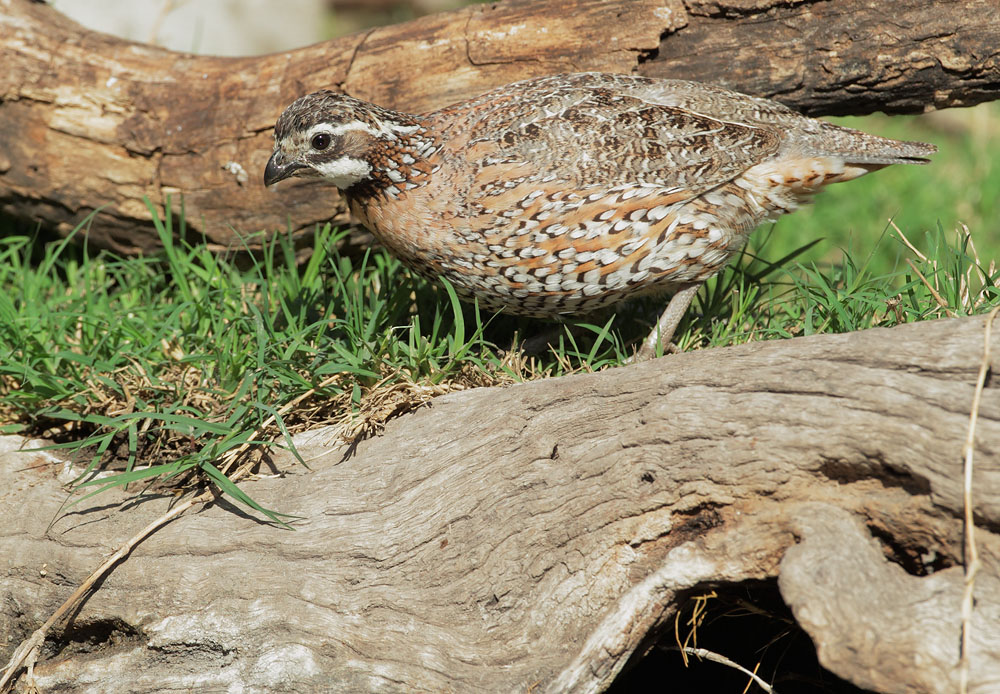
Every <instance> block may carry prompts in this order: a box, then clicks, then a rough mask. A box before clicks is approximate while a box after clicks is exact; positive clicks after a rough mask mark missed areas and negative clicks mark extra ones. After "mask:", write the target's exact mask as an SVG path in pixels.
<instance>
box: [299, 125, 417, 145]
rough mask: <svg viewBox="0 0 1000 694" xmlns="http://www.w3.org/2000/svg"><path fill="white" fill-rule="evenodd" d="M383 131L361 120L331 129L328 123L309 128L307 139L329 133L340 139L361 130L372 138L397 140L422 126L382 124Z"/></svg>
mask: <svg viewBox="0 0 1000 694" xmlns="http://www.w3.org/2000/svg"><path fill="white" fill-rule="evenodd" d="M380 125H381V126H382V127H381V129H379V130H377V129H375V128H373V127H372V126H370V125H368V124H367V123H363V122H361V121H359V120H352V121H351V122H349V123H341V124H340V125H335V126H333V127H330V126H329V125H327V124H326V123H317V124H316V125H314V126H313V127H311V128H309V131H308V132H307V133H306V139H307V140H311V139H312V138H313V136H314V135H317V134H318V133H327V134H329V135H330V136H331V137H338V136H340V135H343V134H344V133H348V132H354V131H357V130H360V131H361V132H365V133H368V134H369V135H371V136H372V137H380V136H388V137H391V138H395V137H396V135H398V134H403V135H405V134H407V133H412V132H413V131H415V130H417V129H418V128H419V127H420V126H418V125H389V124H386V123H381V124H380Z"/></svg>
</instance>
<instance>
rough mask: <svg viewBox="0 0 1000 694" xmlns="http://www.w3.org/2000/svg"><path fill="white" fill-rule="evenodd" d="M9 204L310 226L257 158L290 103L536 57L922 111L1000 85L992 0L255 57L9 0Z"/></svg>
mask: <svg viewBox="0 0 1000 694" xmlns="http://www.w3.org/2000/svg"><path fill="white" fill-rule="evenodd" d="M0 10H2V12H0V57H2V60H3V65H4V68H5V69H4V70H3V72H2V73H0V131H2V132H3V133H4V136H3V137H2V138H0V210H2V211H3V212H5V213H7V214H10V215H14V216H16V217H20V218H24V219H29V220H32V221H36V220H38V221H41V222H43V223H44V224H46V225H50V226H53V227H55V228H57V229H59V230H60V231H61V232H62V233H67V232H68V231H69V230H70V229H72V228H73V227H74V226H75V225H76V224H78V223H79V222H80V221H81V220H83V219H84V218H85V217H86V215H87V214H88V213H90V212H92V211H93V210H94V209H96V208H98V207H101V206H104V207H102V209H101V212H100V214H98V216H97V218H96V220H95V222H94V223H93V226H92V227H91V230H90V240H91V242H92V243H94V244H99V245H103V246H109V247H113V248H115V249H117V250H119V251H123V252H135V251H143V250H149V249H151V248H152V247H153V246H155V245H156V243H157V242H156V237H155V234H154V233H152V227H151V224H150V213H149V211H148V210H147V209H146V205H145V203H144V202H143V196H146V197H148V198H149V199H150V200H151V201H152V203H153V204H154V205H155V207H156V208H158V209H161V210H162V208H163V206H164V205H165V204H166V202H167V198H168V196H171V195H172V196H173V197H172V204H173V206H174V207H175V208H177V209H179V207H180V198H181V195H182V194H183V198H184V202H185V204H186V213H187V220H188V229H189V230H190V231H191V232H193V233H204V234H205V235H206V237H207V238H208V240H209V241H210V242H214V243H216V244H219V245H221V246H227V247H228V246H231V245H233V244H237V245H239V244H240V243H241V242H240V241H239V240H238V239H237V238H236V235H235V234H234V232H233V229H235V230H237V231H239V232H254V231H258V230H269V231H270V230H273V229H276V228H287V225H288V222H289V219H290V220H291V226H292V228H293V229H294V230H298V231H303V230H305V231H308V230H311V229H312V228H313V227H314V225H315V223H316V222H322V221H326V220H328V219H330V218H331V217H332V216H334V215H335V214H337V213H338V211H339V207H338V204H337V202H336V195H335V193H334V192H333V191H331V190H329V188H327V187H323V186H322V185H320V184H309V183H303V184H299V185H295V186H285V187H282V188H281V189H280V190H278V191H267V190H265V189H264V188H263V186H262V185H261V184H260V175H261V171H262V169H263V166H264V164H265V162H266V160H267V157H268V153H269V150H270V146H271V143H270V136H271V133H270V129H271V127H272V125H273V123H274V120H275V119H276V117H277V115H278V114H279V113H280V112H281V109H282V108H283V107H284V106H285V105H287V104H288V103H289V102H290V101H292V100H293V99H294V98H295V97H297V96H300V95H301V94H303V93H306V92H308V91H311V90H315V89H318V88H322V87H332V88H340V89H344V90H346V91H347V92H349V93H351V94H353V95H356V96H359V97H362V98H365V99H370V100H373V101H376V102H378V103H381V104H383V105H386V106H390V107H396V108H402V109H406V110H411V111H420V110H425V109H430V108H433V107H437V106H442V105H445V104H447V103H450V102H452V101H455V100H458V99H461V98H465V97H469V96H472V95H475V94H478V93H481V92H483V91H485V90H487V89H489V88H491V87H494V86H497V85H499V84H503V83H506V82H511V81H514V80H516V79H521V78H527V77H532V76H537V75H542V74H548V73H555V72H564V71H575V70H604V71H612V72H639V73H641V74H647V75H653V76H673V77H684V78H689V79H698V80H703V81H708V82H715V83H721V84H724V85H726V86H729V87H732V88H735V89H738V90H742V91H746V92H749V93H753V94H760V95H765V96H776V97H777V98H779V99H780V100H782V101H785V102H786V103H789V104H791V105H793V106H795V107H797V108H800V109H803V110H805V111H808V112H810V113H812V114H823V113H862V112H867V111H871V110H873V109H884V110H887V111H891V112H900V113H902V112H907V113H913V112H919V111H923V110H925V109H928V108H941V107H946V106H957V105H970V104H974V103H977V102H980V101H984V100H989V99H995V98H997V95H998V93H1000V51H998V48H997V47H998V46H1000V7H998V6H997V3H996V2H995V1H994V0H951V1H950V2H936V3H928V2H926V0H896V1H895V2H892V3H885V2H881V0H686V2H682V1H681V0H635V1H633V2H621V3H615V2H604V1H599V0H559V1H557V2H551V1H550V0H514V1H512V2H505V3H498V4H493V5H476V6H473V7H469V8H466V9H464V10H459V11H457V12H451V13H444V14H440V15H434V16H430V17H425V18H423V19H419V20H416V21H413V22H409V23H406V24H400V25H397V26H393V27H386V28H380V29H375V30H372V31H369V32H367V33H364V34H360V35H355V36H349V37H346V38H342V39H338V40H335V41H329V42H326V43H321V44H316V45H313V46H308V47H306V48H302V49H299V50H295V51H290V52H288V53H283V54H275V55H269V56H263V57H258V58H239V59H231V58H215V57H200V56H193V55H188V54H181V53H174V52H171V51H166V50H162V49H159V48H156V47H153V46H143V45H139V44H134V43H130V42H127V41H121V40H118V39H115V38H113V37H110V36H106V35H102V34H98V33H95V32H92V31H88V30H86V29H83V28H82V27H80V26H79V25H77V24H75V23H73V22H71V21H70V20H68V19H66V18H65V17H63V16H62V15H60V14H59V13H57V12H55V11H54V10H53V9H51V8H50V7H47V6H46V5H44V4H38V3H34V2H30V0H0Z"/></svg>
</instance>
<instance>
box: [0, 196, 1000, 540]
mask: <svg viewBox="0 0 1000 694" xmlns="http://www.w3.org/2000/svg"><path fill="white" fill-rule="evenodd" d="M154 216H155V213H154ZM155 224H156V227H157V231H158V233H159V235H160V240H161V242H162V243H163V251H162V253H160V254H159V255H157V256H155V257H148V258H121V257H117V256H115V255H113V254H110V253H108V252H103V251H102V252H96V253H93V252H88V250H87V249H86V247H85V246H81V245H80V244H77V243H74V242H73V240H72V238H67V239H65V240H61V241H58V242H52V243H48V244H45V245H44V246H43V247H41V248H39V245H38V244H36V243H35V242H34V240H33V239H32V238H31V237H29V236H25V235H12V236H7V237H3V238H0V426H2V428H0V431H4V432H14V431H18V432H22V433H26V434H31V435H47V436H48V437H50V438H53V439H54V440H56V442H57V443H56V444H55V446H56V447H62V448H66V449H68V450H70V451H72V452H74V453H75V454H76V455H77V456H81V455H82V456H84V460H85V462H86V466H85V467H86V470H85V472H84V474H83V475H82V476H81V478H80V480H78V482H79V486H80V487H83V488H86V489H87V491H88V492H90V491H91V488H93V490H95V491H93V492H91V493H96V492H98V491H101V490H103V489H106V488H108V487H112V486H121V485H126V484H133V483H139V482H142V483H143V484H158V485H160V484H164V483H166V484H168V485H174V486H176V485H181V486H184V484H187V485H188V486H190V484H192V482H196V483H198V484H214V485H217V486H218V487H219V488H221V489H222V491H224V492H225V493H228V494H230V495H231V496H233V497H234V498H235V499H237V500H238V501H240V502H242V503H244V504H246V505H247V506H249V507H250V508H253V509H255V510H257V511H259V512H261V513H263V514H265V515H266V516H268V517H270V518H271V519H272V520H275V521H277V522H281V517H280V515H279V514H277V513H276V512H274V511H271V510H268V509H263V508H261V507H260V506H259V505H258V504H256V503H255V502H254V501H253V500H252V499H250V498H249V497H247V496H246V495H245V494H243V493H242V492H241V491H240V490H239V488H238V487H237V486H236V485H234V484H233V483H232V482H231V481H230V480H229V479H228V478H227V474H231V472H232V470H233V469H234V468H235V467H236V466H238V465H250V464H252V463H253V462H255V461H256V460H257V459H259V456H260V455H261V454H262V453H263V452H264V451H266V449H267V447H268V446H270V445H280V446H290V436H291V435H292V434H293V433H295V432H297V431H300V430H303V429H305V428H308V427H313V426H316V425H320V424H326V423H336V424H338V425H340V427H341V431H342V432H343V433H344V436H345V437H346V438H348V439H350V438H353V437H357V436H363V435H367V434H370V433H372V432H374V431H377V430H378V429H379V427H380V426H381V425H382V423H383V422H384V421H385V420H386V419H388V418H390V417H392V416H395V415H397V414H400V413H402V412H405V411H407V410H409V409H412V408H413V407H415V406H418V405H419V404H420V403H421V402H423V401H425V400H426V399H428V398H430V397H433V396H435V395H438V394H441V393H444V392H448V391H449V390H454V389H456V388H464V387H471V386H476V385H495V384H502V383H509V382H513V381H517V380H524V379H530V378H540V377H547V376H558V375H561V374H566V373H571V372H576V371H596V370H600V369H604V368H607V367H610V366H615V365H619V364H622V363H623V362H624V361H625V359H626V358H627V357H628V356H629V355H630V354H631V353H632V351H633V350H634V349H635V346H636V344H637V343H638V342H639V341H640V340H641V339H642V337H643V336H644V335H645V333H646V332H647V331H648V330H649V327H650V325H651V323H652V322H653V321H654V320H655V316H656V314H657V313H658V311H659V310H660V309H662V306H663V304H662V302H658V301H654V300H651V299H650V300H645V301H638V302H633V303H632V304H630V305H627V306H624V307H621V308H620V309H619V314H618V315H617V316H614V315H611V314H607V315H604V316H601V317H600V318H599V319H597V320H590V321H579V322H575V323H572V324H571V325H569V326H565V327H564V328H562V329H559V328H558V326H557V330H556V331H555V335H554V336H553V339H552V340H551V344H550V346H549V347H548V349H543V350H542V351H541V353H539V354H536V355H526V354H524V353H523V352H522V351H521V350H520V349H518V348H517V344H518V342H517V340H518V338H517V337H516V336H518V335H520V336H527V337H531V336H534V335H537V334H539V333H541V332H543V331H545V330H547V329H548V330H551V329H552V327H553V326H552V324H551V323H549V324H546V323H544V322H540V321H528V320H518V319H515V318H511V317H507V316H502V315H501V316H484V315H482V314H481V313H480V312H479V311H478V310H477V309H476V308H475V307H470V306H467V305H461V304H459V302H458V299H457V297H456V296H455V293H454V291H453V290H452V289H451V287H450V286H448V285H447V284H437V283H428V282H426V281H424V280H422V279H420V278H419V277H417V276H415V275H413V274H412V273H410V272H409V271H408V270H406V269H405V268H404V267H403V266H402V265H401V264H400V262H399V261H398V260H396V259H395V258H393V257H392V256H390V255H388V254H386V253H385V252H384V251H381V250H373V251H370V252H368V254H366V255H365V256H364V257H363V258H362V259H361V260H360V261H358V260H355V261H352V260H351V259H350V258H347V257H342V256H340V255H338V253H337V252H336V247H337V241H338V239H339V238H340V233H338V232H335V231H332V230H330V229H329V228H324V229H319V230H317V233H316V239H315V249H314V251H313V252H312V254H311V256H310V257H309V258H308V260H307V261H306V262H304V263H303V264H300V263H299V262H298V261H297V259H296V257H295V251H294V248H293V245H292V243H291V241H290V240H289V238H288V237H287V236H286V235H281V234H279V235H276V236H275V237H274V238H273V240H272V241H271V242H270V243H269V245H268V246H267V247H266V250H265V252H264V253H263V254H261V255H260V256H259V257H257V258H255V259H253V258H252V257H251V256H249V254H246V255H245V258H246V257H250V258H251V262H249V263H247V262H237V260H238V259H236V258H227V257H224V256H219V255H215V254H214V253H212V252H210V251H209V250H208V249H207V248H206V247H204V246H201V245H194V246H192V245H189V244H187V243H185V242H179V241H177V240H176V238H177V236H178V234H175V229H174V228H173V227H174V225H175V224H176V225H177V226H179V227H182V226H183V220H175V219H172V218H171V216H170V215H169V214H168V215H167V216H166V218H164V219H162V220H161V219H155ZM83 231H85V230H84V229H83V228H81V229H79V230H78V232H83ZM179 236H180V237H181V238H183V233H181V234H179ZM779 237H780V234H779V231H778V230H777V229H776V228H774V227H771V228H765V229H762V230H759V231H758V232H757V234H756V235H755V236H754V237H753V239H752V241H751V245H750V246H749V247H748V249H747V250H746V251H745V252H744V254H743V257H742V258H741V259H740V260H739V262H737V263H734V264H733V265H732V266H731V267H729V268H727V269H726V270H725V271H724V272H723V273H721V274H720V275H719V276H717V277H716V278H713V279H712V280H711V281H709V282H708V283H707V285H706V287H705V288H704V289H703V290H702V291H701V292H699V294H698V296H697V297H696V299H695V302H694V304H693V307H692V310H691V311H689V314H688V316H687V317H686V318H685V320H684V321H683V322H682V324H681V328H680V331H679V333H678V335H677V337H676V342H677V344H678V346H679V347H680V348H681V349H685V350H687V349H701V348H708V347H716V346H723V345H731V344H739V343H743V342H748V341H752V340H760V339H770V338H781V337H789V336H793V335H802V334H813V333H820V332H836V331H847V330H858V329H863V328H867V327H871V326H874V325H894V324H898V323H903V322H912V321H916V320H923V319H926V318H932V317H937V316H941V315H958V314H967V313H973V312H979V311H985V310H987V309H988V308H989V306H990V305H993V304H996V303H997V302H998V300H1000V297H998V290H997V285H998V282H1000V276H998V273H997V271H996V268H995V267H994V268H990V267H984V266H983V263H981V262H979V261H978V260H977V258H976V255H975V254H974V253H973V252H972V249H971V248H970V246H969V237H968V236H964V235H960V234H959V235H956V234H955V233H953V232H946V231H945V230H943V229H942V228H941V227H940V226H939V227H937V228H935V229H934V230H933V231H930V232H927V233H926V235H925V236H924V238H923V239H921V240H920V243H917V244H915V245H916V246H918V247H920V248H922V249H924V250H923V253H924V254H925V256H926V257H921V256H920V255H918V254H915V253H914V252H913V251H911V250H910V248H909V247H908V246H907V245H906V244H905V243H904V242H903V241H902V240H901V239H900V238H897V233H896V232H895V231H892V232H891V233H886V234H884V235H883V237H882V239H881V241H880V242H879V243H876V244H873V245H872V246H870V247H868V248H867V249H865V253H864V254H861V253H858V252H856V251H848V252H844V254H843V255H842V256H841V257H840V258H839V259H838V262H835V263H832V264H830V263H821V262H819V261H816V260H811V261H808V262H805V263H800V262H799V260H801V259H802V258H805V257H807V256H808V254H809V253H811V252H813V250H814V248H815V245H814V243H813V242H809V243H803V244H799V246H797V247H793V248H791V250H787V251H785V252H784V253H780V254H779V253H776V252H775V248H774V246H773V244H774V242H775V239H778V238H779ZM884 246H889V247H890V249H891V253H892V254H893V255H894V256H898V257H900V258H904V259H905V258H908V259H910V261H911V262H912V263H913V265H912V266H911V265H910V264H908V263H905V262H900V261H899V260H897V261H896V262H895V263H894V269H893V270H891V271H889V272H882V271H880V270H876V269H874V268H875V266H876V263H875V262H874V261H873V259H874V258H876V257H878V256H879V254H880V253H881V252H883V250H884V249H883V247H884ZM245 258H244V260H245ZM764 258H775V259H776V260H770V261H766V260H764ZM255 456H256V457H255Z"/></svg>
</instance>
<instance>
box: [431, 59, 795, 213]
mask: <svg viewBox="0 0 1000 694" xmlns="http://www.w3.org/2000/svg"><path fill="white" fill-rule="evenodd" d="M655 84H656V83H655V82H652V81H649V80H641V78H628V77H622V76H607V75H586V74H585V75H568V76H560V77H556V78H548V79H546V80H535V81H531V82H526V83H520V85H518V84H514V85H508V86H507V87H503V88H501V89H499V90H495V91H493V92H490V93H488V94H485V95H483V96H482V97H479V98H478V99H475V100H473V101H471V102H466V103H465V104H462V105H459V106H456V107H452V108H451V109H444V110H442V111H439V112H437V113H435V114H431V116H432V117H434V116H439V115H441V116H444V117H443V118H442V119H441V121H440V122H446V123H449V124H450V127H449V128H448V130H449V131H450V132H448V133H446V137H445V138H444V142H445V143H447V144H446V145H445V147H446V148H447V150H448V151H447V152H443V153H442V154H443V155H445V156H448V157H449V158H451V159H452V161H453V162H454V163H457V164H460V166H459V167H458V168H461V169H465V170H466V171H468V172H469V174H470V179H474V180H470V184H473V189H472V190H470V191H469V192H470V193H471V194H472V196H473V197H475V195H476V192H475V187H476V186H475V180H478V181H479V182H480V183H481V182H482V177H481V174H483V173H484V172H490V171H492V172H497V171H499V170H504V171H505V172H507V173H506V174H505V176H504V178H506V179H507V180H509V179H510V178H511V177H512V176H515V177H518V178H520V177H521V176H524V177H527V180H525V182H531V181H532V180H534V181H537V182H545V183H548V184H549V186H551V187H554V188H555V187H564V188H566V189H571V190H575V191H581V192H583V191H585V190H587V189H589V188H592V187H599V188H604V189H607V188H609V187H615V186H629V185H643V186H656V187H661V188H664V189H671V190H684V191H687V192H688V193H689V194H690V195H691V196H692V197H693V196H696V195H698V194H700V193H702V192H705V191H707V190H710V189H711V188H714V187H716V186H718V185H720V184H722V183H725V182H727V181H730V180H732V179H734V178H736V177H737V176H739V175H740V174H741V173H742V172H744V171H746V170H747V169H748V168H750V167H752V166H754V165H755V164H757V163H759V162H761V161H762V160H764V159H766V158H767V157H768V156H770V155H771V154H773V153H775V152H776V151H777V150H778V148H779V146H780V144H781V143H780V132H779V130H778V129H777V128H773V127H767V126H766V125H762V124H759V123H753V124H752V123H746V122H738V120H737V119H733V120H729V119H726V118H724V117H719V116H710V115H706V114H704V113H699V112H698V111H696V110H693V109H692V108H689V107H687V106H685V105H674V104H670V103H662V101H663V100H664V99H662V98H659V97H660V96H661V95H660V94H659V92H657V90H656V88H655V87H654V88H650V89H647V90H645V91H644V89H643V87H646V86H647V85H655ZM687 84H693V83H687ZM696 87H697V85H695V88H696ZM724 93H727V94H728V92H724ZM734 96H736V97H740V98H742V99H747V100H749V99H750V97H742V95H734ZM658 102H659V103H658ZM487 175H489V174H487Z"/></svg>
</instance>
